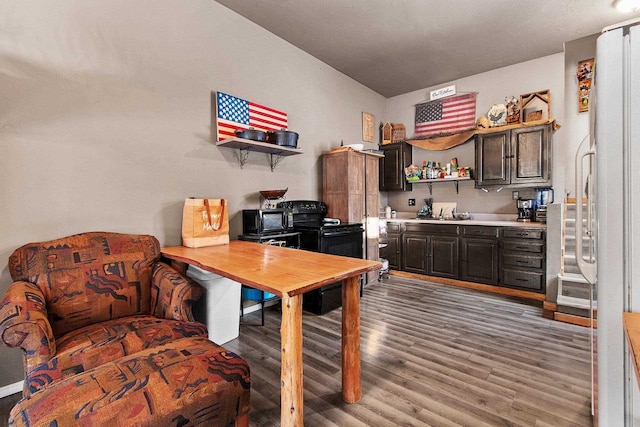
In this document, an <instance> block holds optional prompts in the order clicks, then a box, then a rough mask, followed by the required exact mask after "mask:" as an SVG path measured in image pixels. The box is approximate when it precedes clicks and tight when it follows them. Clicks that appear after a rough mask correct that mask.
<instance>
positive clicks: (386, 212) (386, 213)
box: [384, 206, 391, 219]
mask: <svg viewBox="0 0 640 427" xmlns="http://www.w3.org/2000/svg"><path fill="white" fill-rule="evenodd" d="M384 217H385V218H386V219H391V206H387V207H385V208H384Z"/></svg>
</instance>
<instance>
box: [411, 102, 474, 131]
mask: <svg viewBox="0 0 640 427" xmlns="http://www.w3.org/2000/svg"><path fill="white" fill-rule="evenodd" d="M475 127H476V93H475V92H474V93H465V94H462V95H455V96H449V97H447V98H442V99H438V100H436V101H431V102H425V103H422V104H418V105H416V127H415V134H414V139H420V138H431V137H433V136H437V135H450V134H454V133H460V132H464V131H466V130H471V129H474V128H475Z"/></svg>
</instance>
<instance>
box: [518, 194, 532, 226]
mask: <svg viewBox="0 0 640 427" xmlns="http://www.w3.org/2000/svg"><path fill="white" fill-rule="evenodd" d="M517 205H518V221H520V222H531V221H533V220H534V219H535V210H536V201H535V200H533V199H518V200H517Z"/></svg>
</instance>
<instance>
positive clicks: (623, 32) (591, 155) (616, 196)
mask: <svg viewBox="0 0 640 427" xmlns="http://www.w3.org/2000/svg"><path fill="white" fill-rule="evenodd" d="M594 90H595V99H594V102H593V104H592V109H593V110H594V111H595V114H594V115H592V119H593V120H592V132H591V135H592V136H593V137H592V138H591V140H590V141H589V143H588V144H583V145H582V146H581V148H582V150H583V151H579V152H578V155H577V156H576V163H577V165H576V177H577V178H578V179H576V183H577V185H576V187H577V188H576V199H577V200H581V199H582V197H583V196H584V197H585V198H586V199H587V201H588V202H587V204H586V206H585V207H584V208H583V209H580V208H578V209H577V211H576V238H577V239H578V240H577V242H576V249H577V250H576V258H577V260H578V265H579V267H580V268H581V270H582V271H583V274H584V276H585V277H586V278H587V279H588V280H591V281H592V282H593V284H594V286H593V305H594V308H595V307H596V306H597V329H593V336H594V341H593V344H594V351H593V357H594V366H595V369H596V372H597V375H595V376H594V385H595V399H596V400H594V402H597V409H596V412H597V418H598V425H599V426H611V427H615V426H635V425H638V426H640V404H639V402H640V398H639V396H640V393H639V392H638V385H637V380H636V378H635V374H634V372H633V365H632V362H631V359H630V358H629V352H628V349H627V344H626V341H625V336H624V331H623V325H622V313H623V312H625V311H634V312H640V21H639V20H636V21H635V22H633V21H628V22H625V23H621V24H619V25H615V26H611V27H607V28H605V29H604V30H603V32H602V34H601V35H600V36H599V38H598V40H597V48H596V61H595V84H594ZM582 171H584V173H582ZM580 205H581V204H580V203H578V207H579V206H580ZM582 220H584V221H582ZM583 227H584V234H583V233H581V230H582V228H583ZM581 239H586V240H587V242H584V243H585V244H584V246H583V242H582V241H581ZM589 239H592V240H593V243H594V245H593V252H591V251H590V250H589V242H588V240H589ZM583 248H584V249H583ZM578 252H580V254H579V253H578ZM578 255H581V256H578ZM596 300H597V303H596Z"/></svg>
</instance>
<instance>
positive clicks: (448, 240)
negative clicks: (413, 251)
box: [427, 236, 458, 279]
mask: <svg viewBox="0 0 640 427" xmlns="http://www.w3.org/2000/svg"><path fill="white" fill-rule="evenodd" d="M428 246H429V251H428V256H429V262H428V263H427V274H428V275H429V276H438V277H448V278H450V279H457V278H458V237H453V236H431V237H430V238H429V242H428Z"/></svg>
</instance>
